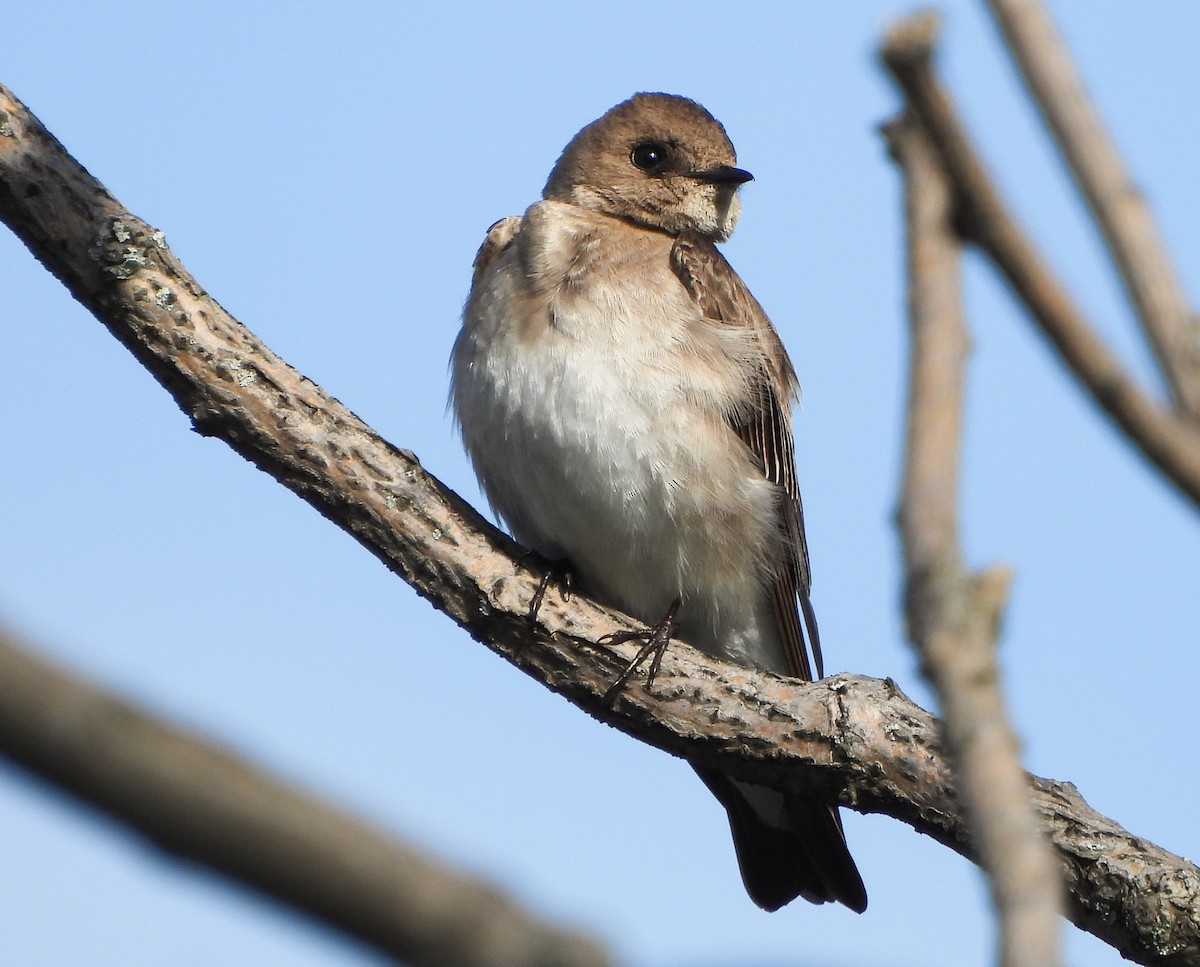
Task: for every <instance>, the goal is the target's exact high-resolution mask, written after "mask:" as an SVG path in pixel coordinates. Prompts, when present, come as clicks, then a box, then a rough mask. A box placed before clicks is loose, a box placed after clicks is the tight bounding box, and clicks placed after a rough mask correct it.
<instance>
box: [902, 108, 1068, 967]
mask: <svg viewBox="0 0 1200 967" xmlns="http://www.w3.org/2000/svg"><path fill="white" fill-rule="evenodd" d="M885 133H886V135H887V138H888V143H889V146H890V147H891V151H892V156H893V157H894V158H895V159H896V162H897V164H898V165H899V167H900V170H901V172H902V174H903V176H904V198H905V206H904V207H905V225H906V231H905V235H906V243H907V244H906V250H907V253H908V314H909V330H910V341H909V344H910V350H909V396H908V433H907V440H906V446H905V462H904V482H903V487H902V491H901V496H900V512H899V515H898V520H899V525H900V537H901V544H902V547H903V550H904V565H905V593H904V600H905V606H906V614H907V619H908V631H909V636H910V637H911V638H912V641H913V644H914V645H915V646H916V648H917V652H918V654H919V656H920V659H921V670H922V672H923V673H924V675H925V677H926V678H927V679H928V680H929V682H930V684H932V685H933V687H934V690H935V691H936V692H937V696H938V707H939V708H940V710H941V713H942V718H943V730H944V734H945V738H946V751H947V753H948V755H949V758H950V761H951V764H952V766H953V769H954V774H955V776H956V777H957V779H958V787H959V790H960V793H961V797H962V802H963V807H964V812H965V814H966V816H967V819H968V822H969V823H970V826H971V830H972V836H973V839H974V842H975V844H976V846H977V848H978V851H979V858H980V863H981V865H982V866H983V868H984V870H985V871H986V872H987V874H988V882H989V883H990V885H991V892H992V899H993V902H994V903H995V906H996V914H997V919H998V921H999V937H1000V956H999V963H1000V964H1001V965H1003V967H1056V965H1058V964H1060V963H1061V958H1060V955H1059V944H1060V939H1059V934H1060V930H1059V924H1060V919H1059V918H1060V915H1061V911H1062V884H1061V878H1060V876H1059V870H1058V866H1057V863H1056V862H1055V858H1054V855H1053V851H1052V849H1051V847H1050V844H1049V843H1048V842H1047V841H1046V839H1045V838H1044V836H1043V833H1042V830H1041V828H1040V824H1039V822H1038V817H1037V814H1036V813H1035V811H1034V808H1033V804H1032V802H1031V799H1030V794H1031V788H1030V783H1029V777H1028V775H1026V773H1025V771H1024V770H1023V769H1022V768H1021V760H1020V755H1019V752H1018V743H1017V738H1016V735H1015V733H1014V731H1013V728H1012V726H1011V724H1010V722H1009V719H1008V713H1007V711H1006V709H1005V705H1004V697H1003V693H1002V690H1001V687H1000V671H999V667H998V665H997V662H996V656H995V644H996V642H995V638H996V633H997V628H998V626H999V621H1000V613H1001V611H1002V609H1003V604H1004V598H1005V596H1006V589H1007V586H1008V574H1007V572H1005V571H1003V570H1002V569H1000V568H990V569H988V570H986V571H983V572H981V573H980V574H977V575H971V574H969V573H968V572H967V569H966V567H965V566H964V564H963V561H962V555H961V552H960V550H959V546H958V545H959V540H958V526H957V519H956V518H957V506H958V494H957V489H958V468H959V462H960V461H959V450H960V441H961V438H962V434H961V423H962V410H963V406H962V400H963V385H964V382H965V375H964V372H965V361H966V355H967V330H966V325H965V324H964V322H963V319H962V301H961V285H962V278H961V268H960V262H961V257H960V252H959V244H960V243H959V239H958V238H957V236H956V235H955V232H954V229H953V225H952V219H953V210H954V202H953V199H952V197H951V192H950V186H949V184H948V183H947V181H946V177H945V175H944V174H943V172H942V169H941V165H940V164H939V163H938V160H937V156H936V155H935V153H934V151H933V147H932V146H931V145H930V144H929V141H928V138H927V137H926V135H925V133H924V131H923V130H922V129H921V127H920V125H919V124H917V123H915V122H913V121H912V120H911V119H908V118H906V117H903V116H902V117H901V118H899V119H897V120H895V121H893V122H891V123H890V124H889V125H887V126H886V127H885Z"/></svg>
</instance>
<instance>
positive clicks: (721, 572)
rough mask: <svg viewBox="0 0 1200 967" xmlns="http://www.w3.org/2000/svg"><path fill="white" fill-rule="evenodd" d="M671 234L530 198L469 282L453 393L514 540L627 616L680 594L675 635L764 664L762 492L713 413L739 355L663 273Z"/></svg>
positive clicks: (734, 340) (767, 546)
mask: <svg viewBox="0 0 1200 967" xmlns="http://www.w3.org/2000/svg"><path fill="white" fill-rule="evenodd" d="M671 242H672V239H671V238H670V237H669V236H666V235H661V234H659V233H655V232H650V231H645V230H640V229H635V228H632V227H629V226H626V225H625V224H624V223H621V222H618V221H616V220H615V219H611V218H608V217H606V216H601V215H596V214H594V213H591V212H587V211H585V210H583V209H579V208H577V207H575V206H570V205H565V204H562V203H558V202H541V203H539V204H538V205H535V206H533V208H531V209H530V210H529V212H527V213H526V216H525V218H524V220H523V222H522V225H521V229H520V234H519V235H518V237H517V239H516V241H515V242H514V244H512V245H510V246H509V247H508V248H507V249H505V251H504V252H503V254H501V255H500V256H499V257H498V258H497V259H496V260H495V261H494V262H492V263H491V264H490V265H488V266H486V267H485V268H484V269H483V270H482V272H481V273H480V274H479V276H478V278H477V279H476V283H475V285H474V286H473V289H472V293H471V297H470V299H469V301H468V304H467V309H466V312H465V315H464V324H463V330H462V333H461V334H460V335H459V338H458V340H457V342H456V344H455V348H454V354H453V358H452V368H453V388H452V403H453V406H454V410H455V413H456V416H457V417H458V421H459V425H460V427H461V429H462V435H463V441H464V443H465V445H466V447H467V450H468V453H469V454H470V456H471V459H472V461H473V463H474V466H475V469H476V472H477V474H478V475H479V478H480V480H481V482H482V484H483V487H484V489H485V491H486V492H487V494H488V497H489V499H490V500H491V502H492V505H493V507H494V508H495V509H496V511H497V512H498V513H499V514H500V515H501V516H502V517H503V518H504V519H505V520H506V521H507V522H508V524H509V526H510V527H511V528H512V529H513V534H514V536H515V537H516V538H517V539H518V540H519V541H521V542H522V543H524V544H527V545H528V546H531V547H533V548H535V549H536V550H538V551H539V552H540V553H542V554H544V555H546V556H547V557H550V558H565V559H567V560H568V561H569V562H570V563H571V565H572V566H573V567H574V568H575V570H576V571H577V572H578V573H579V576H580V577H581V578H582V579H583V581H584V583H585V584H586V585H587V586H589V587H590V588H591V590H592V591H593V593H595V594H596V595H597V596H599V597H601V598H604V599H607V600H608V601H609V602H610V603H612V604H614V605H615V606H617V607H619V608H621V609H622V610H624V611H626V612H628V613H630V614H632V615H634V616H635V617H638V618H640V619H642V620H645V621H648V622H652V621H657V620H658V619H659V618H661V617H662V615H663V614H664V613H665V612H666V609H667V607H668V606H669V605H670V603H671V601H672V600H673V599H674V598H676V597H682V598H683V599H684V607H683V609H682V610H681V613H680V616H681V620H682V622H683V623H684V634H685V636H686V637H690V638H692V640H694V641H696V643H697V644H701V645H707V646H708V647H710V649H711V650H714V651H717V652H720V653H723V654H726V655H728V656H729V657H733V658H735V659H736V660H739V661H743V662H748V663H751V664H767V665H771V666H776V667H777V662H776V660H775V656H774V655H769V656H768V655H764V654H762V653H761V652H762V649H763V648H764V647H767V648H768V650H770V651H774V650H776V644H775V643H774V642H775V638H776V635H775V632H774V620H773V618H770V619H769V621H768V618H767V615H768V614H769V612H770V608H769V600H768V598H767V596H766V592H765V591H764V585H765V582H766V578H767V572H768V569H769V564H768V562H769V561H771V560H775V559H777V554H778V541H779V539H780V538H779V529H778V523H777V512H776V501H777V497H778V495H777V494H776V492H775V488H774V486H773V485H771V484H769V483H768V482H767V481H766V480H765V479H763V477H762V474H761V472H760V471H759V470H758V469H757V468H756V467H755V466H754V464H753V462H752V460H751V458H750V456H749V452H748V451H747V450H745V448H744V447H743V446H742V445H741V443H740V441H738V440H737V438H736V435H735V434H734V433H733V432H732V430H730V428H729V427H728V425H727V422H726V417H725V414H726V413H728V412H729V411H730V410H731V409H732V408H733V406H735V405H736V404H737V402H738V401H739V400H741V399H742V397H743V395H744V394H745V392H746V385H747V377H746V374H747V372H748V369H747V367H749V366H750V365H752V360H753V359H754V356H753V354H754V352H756V348H755V347H754V346H753V345H752V344H751V343H749V342H748V340H747V337H746V336H745V334H744V333H741V332H739V331H738V330H736V329H732V328H730V327H722V326H719V325H718V324H714V323H712V322H711V321H709V320H706V319H704V318H703V317H702V316H701V314H700V313H699V311H698V310H697V308H696V306H695V305H694V303H693V301H692V299H691V297H690V296H689V295H688V294H687V292H686V290H684V288H683V286H682V285H681V284H680V283H679V281H678V280H677V279H676V278H675V276H674V275H673V273H672V272H671V269H670V265H669V261H668V256H669V252H670V246H671ZM764 624H769V626H770V627H769V630H764V628H763V625H764ZM764 635H765V636H766V637H767V638H770V639H771V642H770V643H768V642H764V641H763V640H762V639H763V637H764ZM765 659H766V660H765Z"/></svg>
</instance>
